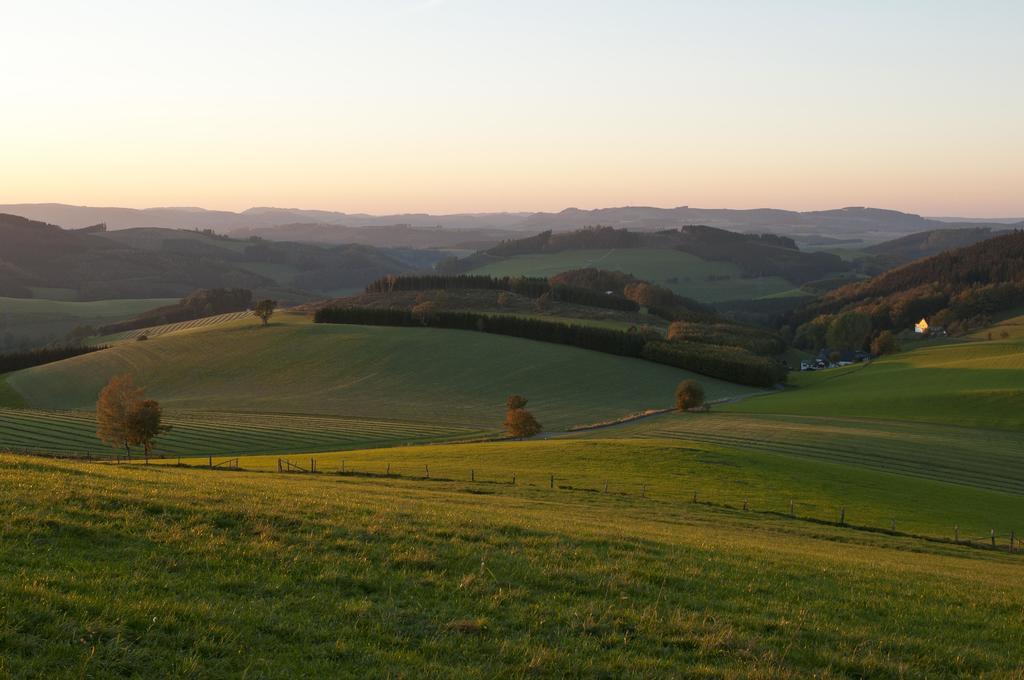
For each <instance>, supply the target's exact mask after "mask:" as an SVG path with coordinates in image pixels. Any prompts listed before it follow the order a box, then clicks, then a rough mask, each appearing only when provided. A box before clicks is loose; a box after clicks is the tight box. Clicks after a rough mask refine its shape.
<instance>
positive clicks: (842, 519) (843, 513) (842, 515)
mask: <svg viewBox="0 0 1024 680" xmlns="http://www.w3.org/2000/svg"><path fill="white" fill-rule="evenodd" d="M844 524H846V508H845V507H843V508H839V526H843V525H844Z"/></svg>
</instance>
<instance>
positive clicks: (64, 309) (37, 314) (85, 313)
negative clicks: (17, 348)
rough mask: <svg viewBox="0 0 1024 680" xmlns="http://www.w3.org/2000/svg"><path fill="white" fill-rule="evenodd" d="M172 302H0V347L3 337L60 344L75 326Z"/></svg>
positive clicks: (104, 321) (93, 323)
mask: <svg viewBox="0 0 1024 680" xmlns="http://www.w3.org/2000/svg"><path fill="white" fill-rule="evenodd" d="M175 302H177V300H176V299H170V298H149V299H143V300H101V301H98V302H68V301H65V300H44V299H37V298H31V299H25V298H0V346H2V336H3V335H4V334H5V333H10V334H11V335H12V336H14V337H15V338H25V339H29V340H33V341H38V342H47V341H52V340H62V339H63V338H64V336H65V335H67V333H68V331H70V330H71V329H72V328H74V327H75V326H78V325H92V326H100V325H102V324H105V323H111V322H113V321H120V320H122V319H127V318H130V317H132V316H135V315H136V314H140V313H142V312H145V311H146V310H149V309H154V308H156V307H162V306H164V305H169V304H173V303H175Z"/></svg>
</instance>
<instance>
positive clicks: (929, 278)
mask: <svg viewBox="0 0 1024 680" xmlns="http://www.w3.org/2000/svg"><path fill="white" fill-rule="evenodd" d="M1022 296H1024V232H1022V231H1012V232H1009V233H1007V234H1003V235H1001V236H996V237H994V238H990V239H987V240H984V241H981V242H979V243H975V244H974V245H970V246H966V247H963V248H957V249H954V250H947V251H944V252H942V253H940V254H938V255H934V256H932V257H929V258H926V259H923V260H918V261H915V262H912V263H910V264H907V265H904V266H902V267H898V268H896V269H893V270H891V271H888V272H886V273H884V274H880V275H879V276H876V277H874V278H871V279H867V280H865V281H858V282H855V283H850V284H848V285H845V286H842V287H839V288H836V289H835V290H832V291H830V292H828V293H826V294H825V295H823V296H822V297H821V298H820V299H818V300H816V301H814V302H813V303H811V304H809V305H807V306H806V307H804V308H803V309H801V310H799V311H798V312H797V313H795V314H794V317H793V318H794V319H795V322H804V323H806V324H807V325H808V327H812V326H814V325H815V324H818V325H823V324H826V323H828V321H829V319H830V318H831V315H834V314H839V313H845V312H859V313H863V314H866V315H868V316H870V318H871V324H872V327H873V329H874V331H875V332H878V331H881V330H887V329H895V330H896V331H901V330H904V329H909V328H911V327H912V325H913V324H914V323H915V322H917V321H918V320H919V319H920V318H922V317H928V318H929V319H930V323H934V325H937V326H948V327H949V328H948V330H949V331H951V332H962V331H966V330H970V329H972V328H979V327H982V326H987V325H988V324H989V323H991V321H992V319H993V318H994V316H995V315H998V314H1000V313H1004V312H1008V311H1010V310H1012V309H1014V308H1017V307H1019V306H1020V304H1021V299H1022ZM794 325H795V323H794Z"/></svg>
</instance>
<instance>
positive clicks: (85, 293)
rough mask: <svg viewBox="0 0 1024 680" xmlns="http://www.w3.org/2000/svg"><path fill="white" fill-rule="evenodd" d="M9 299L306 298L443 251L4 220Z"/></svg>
mask: <svg viewBox="0 0 1024 680" xmlns="http://www.w3.org/2000/svg"><path fill="white" fill-rule="evenodd" d="M0 244H2V248H0V296H6V297H18V298H31V297H34V291H33V289H38V288H44V289H61V290H63V292H64V293H65V294H67V295H68V296H70V298H69V299H74V300H102V299H123V298H173V297H181V296H183V295H186V294H188V293H190V292H192V291H194V290H196V289H198V288H207V289H212V288H245V289H249V290H252V291H254V292H255V293H257V294H260V295H265V296H271V297H275V298H277V299H279V300H282V301H291V302H295V301H303V300H307V299H310V298H312V297H320V296H323V295H324V294H326V293H331V292H333V291H336V290H338V289H349V288H361V287H362V286H364V285H366V284H367V283H369V282H370V281H373V280H374V279H377V278H379V277H381V276H385V275H387V274H399V273H405V272H410V271H415V270H418V269H429V268H430V266H432V265H433V263H434V262H435V261H436V258H437V257H439V254H437V253H436V252H428V251H406V250H401V249H387V250H385V249H379V248H373V247H370V246H365V245H339V246H330V247H325V246H320V245H314V244H303V243H289V242H276V241H260V240H240V239H232V238H229V237H227V236H216V235H214V234H212V233H210V232H196V231H188V230H172V229H158V228H143V229H123V230H120V231H113V232H100V231H90V230H82V229H78V230H68V229H62V228H60V227H58V226H55V225H53V224H46V223H43V222H38V221H34V220H30V219H27V218H24V217H21V216H14V215H5V214H3V213H0Z"/></svg>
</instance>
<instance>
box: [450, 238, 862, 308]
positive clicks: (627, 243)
mask: <svg viewBox="0 0 1024 680" xmlns="http://www.w3.org/2000/svg"><path fill="white" fill-rule="evenodd" d="M588 267H593V268H598V269H604V270H613V271H621V272H623V273H627V274H631V275H633V276H636V277H637V278H640V279H644V280H646V281H650V282H652V283H656V284H658V285H662V286H667V287H669V288H670V289H672V290H673V291H674V292H676V293H677V294H679V295H682V296H684V297H688V298H692V299H695V300H698V301H701V302H722V301H725V300H736V299H755V298H764V297H771V296H777V295H779V294H787V293H794V292H798V291H797V289H798V288H799V286H800V285H801V284H803V283H807V282H810V281H817V280H821V279H825V278H829V277H834V276H838V275H843V274H844V273H845V272H847V271H849V270H851V268H852V266H851V265H850V264H849V263H848V262H845V261H843V260H842V259H841V258H840V257H838V256H836V255H832V254H829V253H824V252H815V253H808V252H803V251H801V250H800V249H799V248H798V247H797V246H796V244H795V243H794V242H793V241H792V239H789V238H785V237H779V236H774V235H771V234H762V235H753V234H741V233H736V232H731V231H726V230H724V229H716V228H712V227H706V226H684V227H681V228H678V229H667V230H661V231H658V232H654V233H643V232H636V231H629V230H625V229H614V228H611V227H588V228H585V229H581V230H579V231H573V232H564V233H555V232H551V231H546V232H542V233H540V234H538V235H536V236H531V237H527V238H523V239H518V240H513V241H506V242H503V243H501V244H500V245H498V246H495V247H493V248H490V249H487V250H484V251H480V252H477V253H475V254H473V255H470V256H468V257H465V258H462V259H458V260H456V259H449V260H446V261H443V262H441V263H439V264H438V269H439V270H441V271H444V272H452V273H458V272H468V273H472V274H487V275H495V276H498V275H501V276H538V275H543V276H552V275H554V274H558V273H561V272H564V271H566V270H571V269H580V268H588Z"/></svg>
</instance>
